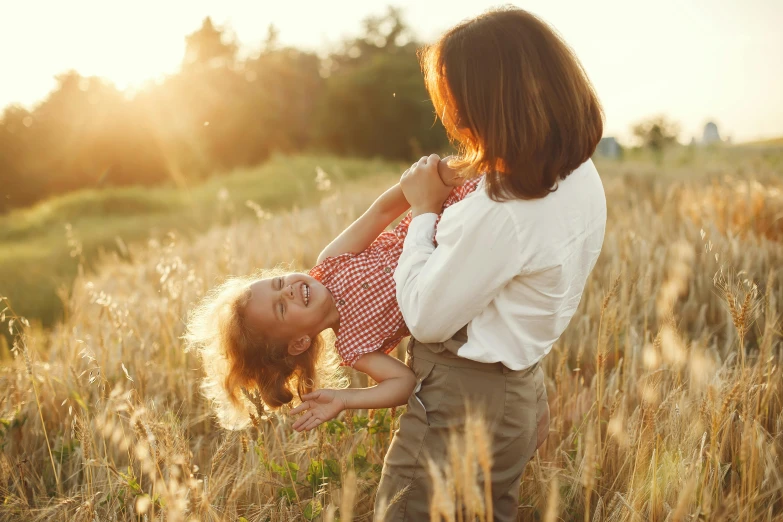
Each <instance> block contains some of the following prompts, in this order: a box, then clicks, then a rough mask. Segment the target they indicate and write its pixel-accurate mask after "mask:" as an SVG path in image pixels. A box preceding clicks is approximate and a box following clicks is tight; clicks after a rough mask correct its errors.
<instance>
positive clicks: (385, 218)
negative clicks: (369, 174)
mask: <svg viewBox="0 0 783 522" xmlns="http://www.w3.org/2000/svg"><path fill="white" fill-rule="evenodd" d="M409 206H410V205H408V200H407V199H405V195H404V194H403V193H402V189H401V188H400V184H399V183H397V184H395V185H394V186H393V187H391V188H390V189H388V190H387V191H386V192H384V193H383V194H381V196H380V197H379V198H378V199H376V200H375V202H374V203H373V204H372V205H371V206H370V208H369V209H367V211H366V212H365V213H364V214H362V215H361V217H360V218H359V219H357V220H356V221H354V222H353V223H351V225H350V226H349V227H348V228H346V229H345V230H343V232H342V233H341V234H340V235H339V236H337V237H336V238H335V239H334V240H333V241H332V242H331V243H329V244H328V245H327V246H326V248H324V249H323V251H322V252H321V254H320V255H319V256H318V263H320V262H321V261H323V260H324V259H326V258H328V257H334V256H339V255H340V254H345V253H348V252H350V253H358V252H361V251H362V250H364V249H366V248H367V247H368V246H370V244H371V243H372V242H373V241H374V240H375V238H377V237H378V235H379V234H380V233H381V232H383V231H384V229H385V228H386V227H387V226H389V224H391V222H392V221H394V220H395V219H397V217H399V215H400V214H402V213H403V212H405V211H406V210H407V209H408V207H409Z"/></svg>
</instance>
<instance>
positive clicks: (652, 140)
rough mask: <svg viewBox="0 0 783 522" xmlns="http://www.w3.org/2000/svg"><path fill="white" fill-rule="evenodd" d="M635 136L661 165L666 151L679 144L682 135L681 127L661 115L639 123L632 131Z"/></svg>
mask: <svg viewBox="0 0 783 522" xmlns="http://www.w3.org/2000/svg"><path fill="white" fill-rule="evenodd" d="M632 132H633V135H634V136H636V138H637V139H639V141H640V142H641V144H642V146H643V147H647V148H648V149H650V150H651V151H652V153H653V155H654V156H655V158H656V160H657V161H658V162H659V163H660V162H661V161H662V159H663V152H664V150H665V149H666V148H667V147H669V146H670V145H673V144H675V143H677V137H678V136H679V135H680V125H679V124H678V123H677V122H675V121H671V120H669V119H667V118H666V116H663V115H660V116H655V117H653V118H650V119H648V120H645V121H642V122H640V123H637V124H636V125H634V126H633V129H632Z"/></svg>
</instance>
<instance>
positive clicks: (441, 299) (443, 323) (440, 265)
mask: <svg viewBox="0 0 783 522" xmlns="http://www.w3.org/2000/svg"><path fill="white" fill-rule="evenodd" d="M460 207H462V208H459V207H457V208H453V209H452V208H450V209H447V210H446V211H445V212H444V214H443V217H442V218H441V221H440V224H439V225H438V233H437V240H438V247H437V248H436V247H435V246H434V245H433V244H432V238H433V236H434V234H435V220H436V218H437V216H436V215H435V214H422V215H419V216H417V217H415V218H414V219H413V220H412V221H411V223H410V227H409V228H408V235H407V236H406V238H405V243H404V246H403V251H402V255H401V256H400V260H399V263H398V265H397V269H396V271H395V273H394V280H395V282H396V283H397V302H398V303H399V306H400V309H401V310H402V315H403V317H404V318H405V323H406V324H407V326H408V329H409V330H410V331H411V334H412V335H413V337H414V338H416V339H417V340H419V341H421V342H443V341H445V340H447V339H450V338H451V337H452V336H453V335H454V334H455V333H456V332H457V331H458V330H459V329H460V328H462V327H463V326H465V325H466V324H468V323H469V322H470V321H471V320H472V319H473V318H474V317H476V316H478V315H479V313H480V312H481V311H482V310H484V308H485V307H486V306H488V305H489V304H490V303H491V302H492V300H493V299H494V298H495V297H496V296H497V294H498V293H499V292H500V290H501V289H502V288H503V287H504V286H505V285H506V284H507V283H508V282H509V281H510V280H511V279H513V278H514V277H515V276H517V275H518V274H519V273H520V272H521V262H520V261H521V260H520V241H521V240H520V238H519V237H518V233H517V230H516V227H515V225H514V222H513V220H512V218H511V217H510V216H508V214H507V211H506V210H505V209H504V208H503V205H502V204H497V203H495V204H493V205H491V206H485V207H483V208H479V209H474V208H465V207H464V206H462V205H460ZM451 210H454V211H453V212H451Z"/></svg>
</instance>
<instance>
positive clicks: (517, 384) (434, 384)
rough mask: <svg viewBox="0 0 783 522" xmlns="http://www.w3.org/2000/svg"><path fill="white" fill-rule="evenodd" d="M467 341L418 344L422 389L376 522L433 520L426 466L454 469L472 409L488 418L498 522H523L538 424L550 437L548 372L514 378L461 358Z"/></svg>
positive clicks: (405, 419) (413, 354) (392, 450)
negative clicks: (525, 477) (454, 442)
mask: <svg viewBox="0 0 783 522" xmlns="http://www.w3.org/2000/svg"><path fill="white" fill-rule="evenodd" d="M466 340H467V335H466V329H465V328H463V329H462V330H460V332H458V333H457V334H456V335H455V336H454V337H453V338H452V339H450V340H449V341H446V342H445V343H437V344H423V343H419V342H417V341H415V340H413V339H411V342H410V343H409V345H408V357H409V365H410V366H411V368H412V369H413V371H414V373H415V374H416V378H417V380H418V381H419V382H420V383H421V388H420V389H419V391H418V392H416V393H414V394H412V395H411V397H410V399H409V401H408V408H407V411H406V412H405V414H404V415H402V417H400V427H399V429H398V430H397V432H396V434H395V437H394V440H393V441H392V444H391V446H390V447H389V452H388V453H387V454H386V458H385V460H384V464H383V472H382V475H381V482H380V484H379V485H378V493H377V495H376V501H375V509H376V520H383V521H387V522H389V521H394V522H397V521H412V522H419V521H427V520H429V519H430V518H429V511H430V509H429V502H430V498H431V496H432V492H431V489H432V486H431V483H430V477H429V474H428V471H427V459H428V458H430V459H432V460H434V461H435V462H443V463H445V462H448V441H449V433H450V432H451V431H452V430H454V429H456V430H458V432H459V430H460V428H461V427H462V426H464V423H465V414H466V404H469V405H470V407H471V408H472V410H473V411H476V412H479V413H481V414H483V417H484V419H485V421H486V425H487V434H488V436H489V437H490V442H491V451H492V461H493V465H492V477H491V478H492V498H493V510H494V518H495V520H499V521H508V520H517V510H518V505H519V485H520V480H521V478H522V472H523V471H524V469H525V465H526V464H527V462H528V461H529V460H530V458H531V457H532V456H533V453H534V452H535V450H536V448H537V446H538V439H539V436H538V426H539V424H541V425H542V426H546V429H547V430H548V422H549V420H548V416H549V407H548V405H547V397H546V389H545V387H544V375H543V371H542V370H541V367H540V364H536V365H534V366H533V367H531V368H527V369H525V370H520V371H511V370H509V369H508V368H506V367H505V366H503V365H502V364H500V363H495V364H486V363H479V362H475V361H471V360H468V359H464V358H461V357H457V356H456V351H457V349H458V348H459V346H461V345H462V344H464V342H465V341H466ZM545 417H546V418H545ZM390 502H391V503H390ZM384 508H385V511H384V513H381V510H384Z"/></svg>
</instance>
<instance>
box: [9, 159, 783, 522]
mask: <svg viewBox="0 0 783 522" xmlns="http://www.w3.org/2000/svg"><path fill="white" fill-rule="evenodd" d="M599 171H600V172H601V173H602V175H603V179H604V186H605V189H606V194H607V202H608V228H607V234H606V240H605V243H604V248H603V252H602V254H601V257H600V259H599V261H598V264H597V266H596V268H595V270H594V272H593V275H592V276H591V278H590V280H589V283H588V286H587V288H586V290H585V293H584V296H583V298H582V302H581V305H580V308H579V311H578V312H577V315H576V316H575V317H574V319H573V320H572V322H571V325H570V326H569V328H568V329H567V330H566V333H565V334H564V335H563V337H562V338H561V339H560V340H559V341H558V342H557V344H556V345H555V347H554V348H553V350H552V352H551V353H550V355H548V356H547V357H546V359H545V361H544V369H545V373H546V376H547V390H548V396H549V403H550V408H551V425H550V433H549V437H548V439H547V441H546V442H545V443H544V445H543V446H542V447H541V448H540V449H539V451H538V452H537V454H536V455H535V456H534V458H533V460H532V461H531V462H530V464H529V465H528V466H527V468H526V471H525V475H524V478H523V482H522V487H521V490H520V497H519V501H520V507H519V518H520V520H543V521H547V522H552V521H556V520H579V521H581V520H584V521H588V520H592V521H618V522H619V521H657V522H663V521H672V522H673V521H691V520H710V521H719V520H742V521H754V522H755V521H759V522H761V521H773V520H783V463H782V462H781V458H782V457H783V370H782V369H781V360H782V359H783V348H782V346H783V344H782V343H781V330H780V324H781V323H780V311H781V301H783V284H781V277H783V274H781V273H779V271H778V267H781V266H783V177H781V175H783V166H781V163H780V162H779V161H778V162H774V161H765V160H760V159H758V158H756V157H752V158H747V159H741V160H736V161H734V162H733V163H725V162H724V163H717V164H711V163H710V164H707V163H705V164H693V165H688V164H684V165H674V164H672V165H664V166H661V167H656V166H653V165H634V164H628V163H625V164H623V163H619V164H606V165H599ZM327 174H328V173H327ZM389 179H392V177H391V176H390V177H389ZM382 188H384V187H383V186H382V185H380V184H379V182H378V181H375V182H373V183H361V182H357V183H355V184H353V185H351V186H348V187H342V188H339V189H334V188H332V189H329V190H325V191H324V192H323V199H322V200H321V203H320V204H319V205H316V206H313V207H309V208H304V209H294V210H292V211H289V212H279V213H275V214H270V213H269V212H266V211H264V210H263V209H261V208H259V207H257V206H255V207H253V204H252V203H251V204H250V207H252V208H255V215H256V216H257V218H253V219H249V220H248V219H239V218H237V219H236V220H234V222H233V224H230V225H228V226H221V227H215V228H213V229H211V230H210V231H209V232H208V233H206V234H203V235H202V236H200V237H198V238H196V239H195V240H189V239H184V238H182V237H179V236H178V235H177V234H175V233H172V234H170V235H169V236H167V238H166V239H165V240H163V241H160V240H152V241H149V242H147V243H142V244H136V245H131V246H129V247H127V248H128V252H126V253H124V255H122V256H120V255H113V254H106V255H104V256H103V258H102V259H100V260H97V261H96V264H97V266H98V269H97V270H96V271H95V272H94V273H88V274H84V273H82V274H80V275H79V276H78V277H77V279H76V281H75V283H74V285H73V287H72V289H71V290H70V291H68V292H63V293H62V299H63V300H64V301H65V309H66V316H65V319H64V320H63V321H62V322H61V323H60V324H58V325H57V326H56V327H55V328H53V329H52V330H51V331H43V330H41V329H40V328H38V327H36V326H35V325H34V324H33V326H32V327H30V326H27V324H29V323H28V322H27V321H26V320H24V319H23V318H19V317H17V316H16V315H15V314H14V312H13V302H10V301H8V300H4V301H3V303H0V310H2V309H3V308H6V310H5V311H4V312H3V313H2V321H3V325H2V326H3V327H4V328H5V329H6V330H8V331H10V332H13V337H14V338H15V343H14V346H13V347H11V348H10V352H11V353H10V354H9V355H8V356H7V359H6V361H5V362H4V363H2V365H1V366H0V390H2V395H0V520H28V521H31V522H32V521H39V520H40V521H43V520H47V521H48V520H74V521H94V520H100V521H103V520H144V521H152V520H170V521H190V520H198V521H202V520H203V521H213V520H230V521H247V522H253V521H289V520H343V521H345V520H365V521H370V520H373V502H374V491H375V486H376V485H377V482H378V479H379V474H380V467H381V464H382V462H383V455H384V453H385V450H386V448H387V447H388V444H389V442H390V440H391V437H392V435H393V430H394V426H395V421H396V419H397V418H398V417H399V415H400V413H401V411H399V410H378V411H353V412H347V414H343V416H341V417H340V419H339V420H336V421H332V422H330V423H328V424H326V425H324V426H322V427H320V428H319V429H318V430H315V431H314V432H311V433H309V434H299V433H295V432H293V431H292V430H291V428H290V425H291V423H292V420H291V418H290V417H289V416H287V415H286V412H285V410H283V411H281V412H276V413H273V412H263V413H264V414H263V416H262V417H258V418H257V419H256V420H255V422H254V425H253V426H252V427H250V428H249V429H247V430H244V431H239V432H226V431H223V430H221V429H219V428H218V427H217V425H216V423H215V422H214V420H213V418H212V416H211V412H210V409H209V405H208V404H207V403H206V402H205V401H204V400H203V399H202V398H201V397H200V394H199V376H200V368H199V360H198V358H197V357H196V355H195V354H193V353H186V352H185V351H184V349H183V342H182V340H181V339H180V337H181V335H182V334H183V329H184V322H185V319H186V317H187V312H188V310H189V309H190V308H191V307H192V305H193V304H194V302H195V301H196V300H197V299H198V298H199V297H200V296H202V295H203V294H204V293H205V292H206V291H207V290H208V289H209V288H210V287H211V286H212V285H213V284H215V283H216V282H217V281H219V280H220V279H221V278H223V277H225V276H226V275H229V274H246V273H249V272H252V271H254V270H255V269H256V268H259V267H269V266H274V265H277V264H279V263H283V262H285V263H291V264H292V266H294V267H296V268H300V269H304V268H309V267H310V266H311V264H312V263H313V262H314V260H315V259H316V257H317V255H318V252H319V251H320V250H321V248H322V247H323V246H324V245H325V244H326V243H327V242H328V241H329V240H330V239H332V238H333V237H334V236H335V235H336V234H337V233H339V232H340V231H341V230H342V229H343V228H344V227H345V226H346V225H347V224H348V223H349V222H350V221H351V220H352V219H353V218H354V217H356V216H357V215H358V214H359V213H360V212H361V211H363V209H364V208H366V207H367V205H369V203H370V202H371V201H372V199H373V198H374V197H375V196H376V195H377V194H378V193H379V192H380V190H381V189H382ZM245 210H247V209H245ZM70 240H71V241H72V242H73V243H74V246H75V247H78V230H77V231H74V233H73V234H72V237H70ZM128 260H131V261H128ZM0 290H2V289H0ZM1 342H2V340H0V343H1ZM398 352H400V353H401V352H402V350H401V349H400V350H398ZM350 377H351V378H352V379H353V380H354V382H361V379H360V378H359V376H357V375H350ZM481 440H482V433H481V425H480V422H472V423H471V425H470V430H469V433H468V434H467V435H466V436H465V437H461V436H460V435H459V434H455V436H454V440H453V444H454V448H455V451H454V452H453V454H454V458H453V459H451V460H452V461H451V462H450V463H443V466H442V467H441V469H435V468H434V469H433V470H432V476H433V478H434V480H435V481H436V486H437V487H436V496H435V498H434V499H433V515H432V517H433V520H455V518H454V510H453V508H454V506H455V505H458V504H462V505H464V506H465V507H466V509H467V510H468V511H469V512H470V511H471V510H472V511H473V512H474V513H478V518H479V519H484V518H485V516H486V514H487V512H488V509H489V506H487V505H485V504H484V503H483V495H482V494H476V484H477V482H476V480H477V477H479V476H480V475H481V471H480V470H481V469H482V466H485V465H486V464H487V463H486V460H485V459H482V451H481V445H482V444H481ZM465 455H467V456H468V457H467V458H461V459H460V458H457V456H465ZM474 457H475V462H474V461H473V459H474ZM443 467H445V468H447V469H442V468H443ZM471 492H473V494H471ZM468 500H470V503H471V506H468V503H469V502H468ZM472 518H473V517H472V516H466V517H464V519H465V520H467V519H472ZM457 520H463V517H462V516H460V517H459V518H458V519H457Z"/></svg>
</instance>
